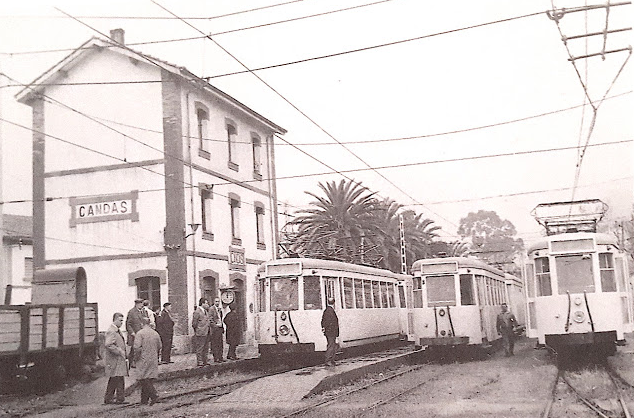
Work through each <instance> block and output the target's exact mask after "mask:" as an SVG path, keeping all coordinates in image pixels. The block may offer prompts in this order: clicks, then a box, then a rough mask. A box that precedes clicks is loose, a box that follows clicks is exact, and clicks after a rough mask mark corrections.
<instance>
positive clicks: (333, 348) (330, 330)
mask: <svg viewBox="0 0 634 418" xmlns="http://www.w3.org/2000/svg"><path fill="white" fill-rule="evenodd" d="M334 305H335V299H334V298H328V306H326V309H325V310H324V314H323V315H322V316H321V331H322V332H323V333H324V335H325V336H326V341H327V346H326V361H325V362H324V363H325V364H326V366H334V365H335V354H336V352H337V337H338V336H339V318H338V317H337V313H336V312H335V309H334V308H333V306H334Z"/></svg>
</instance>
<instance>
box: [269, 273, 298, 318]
mask: <svg viewBox="0 0 634 418" xmlns="http://www.w3.org/2000/svg"><path fill="white" fill-rule="evenodd" d="M297 282H298V280H297V277H293V278H290V277H279V278H273V279H271V310H272V311H274V310H278V311H286V310H296V309H297V305H298V299H297Z"/></svg>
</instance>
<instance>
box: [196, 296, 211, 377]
mask: <svg viewBox="0 0 634 418" xmlns="http://www.w3.org/2000/svg"><path fill="white" fill-rule="evenodd" d="M207 309H209V302H207V299H205V298H200V300H199V301H198V307H197V308H196V310H195V311H194V315H193V317H192V328H194V337H193V339H192V343H193V346H194V351H196V364H197V365H198V367H202V366H206V365H208V364H209V363H208V362H207V353H208V351H209V315H208V314H207Z"/></svg>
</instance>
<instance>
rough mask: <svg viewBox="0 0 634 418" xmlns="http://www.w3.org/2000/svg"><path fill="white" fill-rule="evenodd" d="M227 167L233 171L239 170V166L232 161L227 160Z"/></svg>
mask: <svg viewBox="0 0 634 418" xmlns="http://www.w3.org/2000/svg"><path fill="white" fill-rule="evenodd" d="M227 167H229V169H230V170H233V171H240V166H239V165H238V164H236V163H234V162H233V161H227Z"/></svg>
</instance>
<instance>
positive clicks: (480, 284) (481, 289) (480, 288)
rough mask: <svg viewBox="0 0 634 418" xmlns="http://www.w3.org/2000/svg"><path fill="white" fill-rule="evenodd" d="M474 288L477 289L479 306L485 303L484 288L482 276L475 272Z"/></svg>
mask: <svg viewBox="0 0 634 418" xmlns="http://www.w3.org/2000/svg"><path fill="white" fill-rule="evenodd" d="M475 279H476V288H477V289H478V299H479V301H478V303H479V304H480V306H484V305H486V289H485V287H484V276H481V275H479V274H476V276H475Z"/></svg>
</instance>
